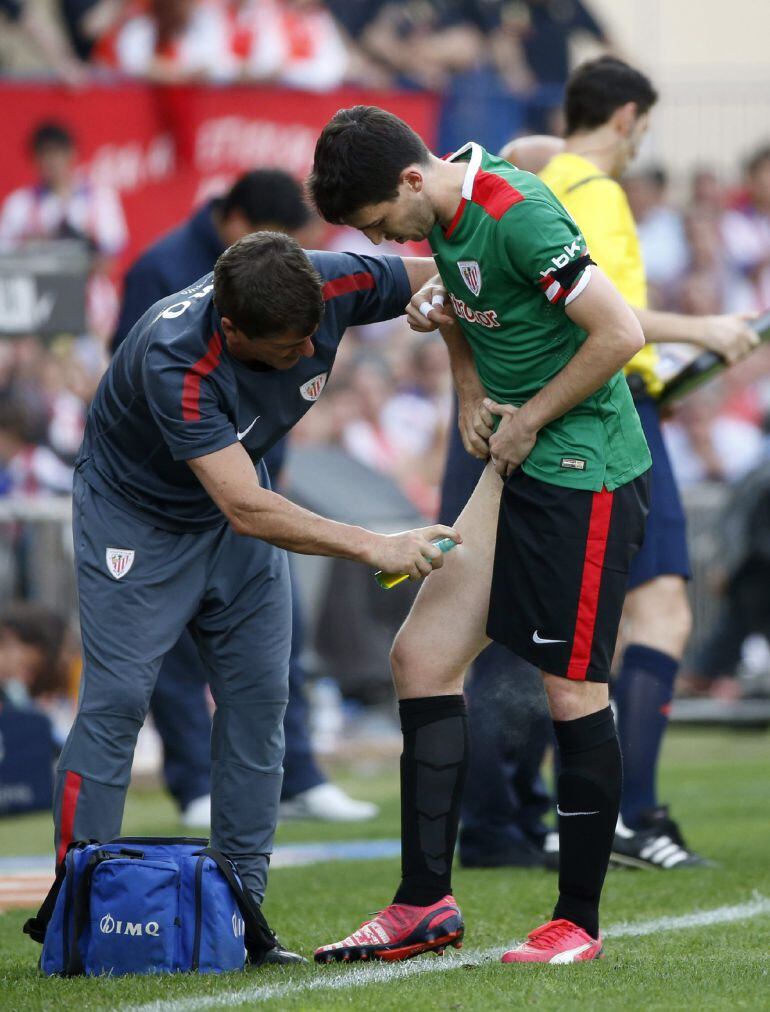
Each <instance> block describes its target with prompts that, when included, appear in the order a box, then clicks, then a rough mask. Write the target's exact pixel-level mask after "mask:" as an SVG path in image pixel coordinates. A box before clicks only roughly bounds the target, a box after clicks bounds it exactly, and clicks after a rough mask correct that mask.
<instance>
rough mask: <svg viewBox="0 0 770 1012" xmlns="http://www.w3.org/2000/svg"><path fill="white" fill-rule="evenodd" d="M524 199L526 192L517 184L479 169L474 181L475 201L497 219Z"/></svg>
mask: <svg viewBox="0 0 770 1012" xmlns="http://www.w3.org/2000/svg"><path fill="white" fill-rule="evenodd" d="M522 200H524V194H523V193H520V192H519V191H518V190H517V189H516V187H515V186H511V184H510V183H509V182H508V181H507V180H505V179H503V177H502V176H497V175H495V173H494V172H485V171H484V170H483V169H479V171H478V172H477V173H476V178H475V179H474V181H473V203H474V204H479V205H480V206H481V207H483V208H484V210H485V211H486V212H487V214H489V215H491V216H492V217H493V218H494V219H495V221H499V220H500V219H501V218H502V216H503V215H504V214H505V212H506V211H507V210H508V208H509V207H513V205H514V204H519V203H521V201H522Z"/></svg>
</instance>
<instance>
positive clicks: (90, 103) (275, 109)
mask: <svg viewBox="0 0 770 1012" xmlns="http://www.w3.org/2000/svg"><path fill="white" fill-rule="evenodd" d="M359 103H360V104H366V105H379V106H382V107H383V108H385V109H389V110H390V111H392V112H394V113H396V114H397V115H398V116H401V118H402V119H404V120H406V122H407V123H409V124H410V125H411V126H412V127H414V129H415V130H416V131H417V132H418V133H419V134H420V135H421V136H422V137H424V138H425V140H426V142H427V143H428V145H429V146H431V145H432V144H433V142H434V140H435V137H436V132H437V124H438V99H437V98H436V97H435V96H432V95H426V94H417V93H393V92H370V91H362V90H360V89H353V88H345V89H342V90H340V91H335V92H330V93H328V94H316V93H309V92H299V91H288V90H282V89H277V88H263V87H256V86H248V85H243V86H238V87H227V88H218V87H211V86H208V87H203V86H186V87H179V88H176V87H174V88H171V87H168V88H153V87H150V86H144V85H137V84H126V85H117V86H107V85H104V86H100V85H94V86H91V87H89V88H87V89H85V90H82V91H70V90H66V89H64V88H62V87H61V86H55V85H27V84H18V83H12V82H2V83H0V105H1V106H2V109H3V134H4V138H3V140H4V144H3V157H2V160H0V200H2V199H4V198H5V197H6V196H7V195H8V193H9V192H10V191H11V190H13V189H16V188H17V187H19V186H24V185H27V184H28V183H31V182H33V181H34V178H35V176H34V165H33V162H32V160H31V157H30V155H29V151H28V148H27V143H28V138H29V135H30V134H31V132H32V131H33V130H34V129H35V127H36V126H37V125H38V124H39V123H40V122H42V121H43V120H57V121H60V122H61V123H62V124H64V125H65V126H67V127H68V128H69V129H71V130H72V132H73V134H74V136H75V138H76V141H77V145H78V151H79V154H80V159H81V161H82V164H83V165H84V166H85V167H86V168H87V169H88V170H89V171H90V172H92V173H93V175H94V177H95V178H96V179H97V180H99V181H101V182H103V183H105V184H107V185H109V186H112V187H114V188H115V189H117V190H118V191H119V192H120V194H121V197H122V199H123V206H124V209H125V213H126V220H127V222H128V228H129V233H130V241H129V246H128V248H127V249H126V250H125V251H124V254H123V256H122V257H121V261H122V263H123V264H126V263H128V262H130V261H131V260H132V259H133V258H134V257H135V256H136V254H137V253H138V252H139V251H140V250H141V249H142V248H144V247H145V246H146V245H147V244H148V243H150V242H152V241H153V240H154V239H155V238H157V236H158V235H160V234H161V233H163V232H165V231H166V230H168V229H169V228H171V227H172V226H173V225H175V224H176V223H177V222H179V221H181V220H182V219H183V218H185V217H186V216H187V215H188V214H189V213H190V211H191V209H192V208H193V207H194V206H195V205H196V204H199V203H200V202H201V201H203V200H205V199H206V198H208V197H210V196H212V195H214V194H218V193H221V192H223V190H225V189H226V188H227V186H228V185H229V184H230V182H231V181H232V179H233V178H234V177H235V176H236V175H238V174H240V173H241V172H245V171H248V170H249V169H252V168H259V167H262V166H270V167H281V168H284V169H286V170H287V171H288V172H291V173H292V174H293V175H295V176H297V178H299V179H304V178H305V176H306V175H307V173H308V170H309V169H310V165H311V163H312V159H313V149H314V147H315V142H316V138H317V136H318V134H319V132H320V130H321V128H322V127H323V125H324V124H325V123H326V122H327V120H328V119H329V118H330V117H331V116H333V115H334V113H335V112H336V111H337V109H340V108H342V107H344V106H350V105H357V104H359Z"/></svg>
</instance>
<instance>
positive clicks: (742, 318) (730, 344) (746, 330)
mask: <svg viewBox="0 0 770 1012" xmlns="http://www.w3.org/2000/svg"><path fill="white" fill-rule="evenodd" d="M754 319H756V314H755V313H727V314H724V315H723V316H707V317H706V319H705V321H704V322H705V325H704V328H703V336H702V338H701V339H700V341H699V343H700V344H702V345H703V347H704V348H708V350H709V351H713V352H716V354H717V355H721V357H722V358H723V359H724V360H725V362H727V364H728V365H733V364H734V363H735V362H739V361H740V360H741V359H742V358H745V357H746V355H748V353H749V352H750V351H753V349H754V348H756V346H757V345H758V344H759V334H758V333H757V332H756V330H754V328H753V327H750V326H749V323H750V322H751V320H754Z"/></svg>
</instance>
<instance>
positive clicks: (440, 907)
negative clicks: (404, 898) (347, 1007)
mask: <svg viewBox="0 0 770 1012" xmlns="http://www.w3.org/2000/svg"><path fill="white" fill-rule="evenodd" d="M463 932H464V925H463V916H462V914H461V913H460V908H459V907H458V906H457V903H456V902H455V900H454V897H453V896H445V897H444V898H443V899H442V900H439V902H438V903H434V904H432V905H431V906H429V907H413V906H408V905H407V904H405V903H391V905H390V906H389V907H386V908H385V909H384V910H381V911H380V912H379V913H378V914H377V915H376V916H375V917H373V918H372V920H371V921H366V922H365V923H364V924H362V925H361V927H360V928H359V929H358V930H357V931H354V932H353V934H352V935H348V937H347V938H344V939H343V940H342V941H341V942H332V943H331V944H330V945H322V946H321V947H320V949H316V951H315V961H316V963H331V962H332V961H334V960H336V961H337V962H341V963H355V962H357V961H358V960H360V959H384V960H388V961H389V962H395V961H397V960H400V959H411V958H412V956H419V955H420V954H421V953H423V952H435V953H436V954H437V955H439V956H440V955H441V954H442V953H443V951H444V949H445V948H446V947H447V945H453V946H454V947H455V948H456V949H459V948H461V947H462V938H463Z"/></svg>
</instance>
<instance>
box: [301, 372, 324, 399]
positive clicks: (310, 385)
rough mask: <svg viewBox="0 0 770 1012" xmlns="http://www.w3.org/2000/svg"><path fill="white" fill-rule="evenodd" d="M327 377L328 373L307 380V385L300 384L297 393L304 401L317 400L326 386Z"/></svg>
mask: <svg viewBox="0 0 770 1012" xmlns="http://www.w3.org/2000/svg"><path fill="white" fill-rule="evenodd" d="M328 375H329V373H328V372H322V373H321V375H320V376H314V377H313V378H312V379H309V380H308V381H307V383H303V384H302V386H301V387H300V388H299V392H300V393H301V394H302V396H303V398H304V399H305V400H306V401H317V400H318V398H319V397H320V396H321V391H322V390H323V388H324V387H325V386H326V377H327V376H328Z"/></svg>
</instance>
